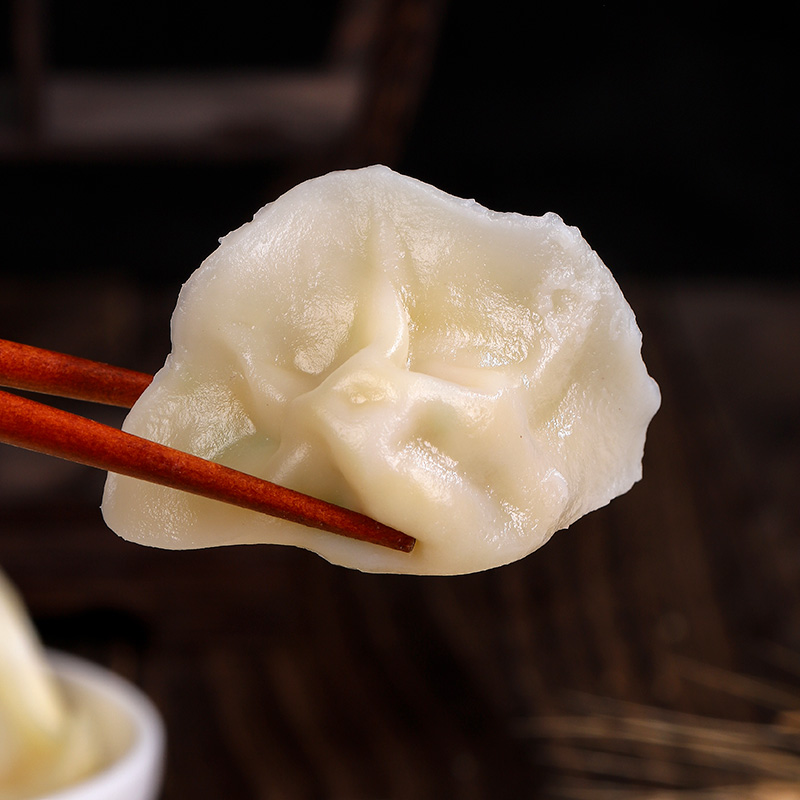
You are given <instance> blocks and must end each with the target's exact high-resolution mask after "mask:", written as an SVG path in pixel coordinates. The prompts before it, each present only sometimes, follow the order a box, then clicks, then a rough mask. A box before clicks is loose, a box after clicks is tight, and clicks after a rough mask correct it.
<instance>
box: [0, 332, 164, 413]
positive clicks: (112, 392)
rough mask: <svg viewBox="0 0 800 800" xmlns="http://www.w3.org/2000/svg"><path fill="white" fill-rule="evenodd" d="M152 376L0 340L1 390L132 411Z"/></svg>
mask: <svg viewBox="0 0 800 800" xmlns="http://www.w3.org/2000/svg"><path fill="white" fill-rule="evenodd" d="M152 380H153V376H152V375H147V374H146V373H144V372H134V371H133V370H130V369H125V368H123V367H112V366H111V365H109V364H102V363H100V362H99V361H90V360H89V359H86V358H78V357H77V356H70V355H67V354H65V353H57V352H55V351H53V350H43V349H42V348H39V347H32V346H31V345H27V344H20V343H18V342H9V341H8V340H6V339H0V386H6V387H9V388H11V389H28V390H30V391H32V392H41V393H43V394H51V395H55V396H57V397H69V398H72V399H75V400H88V401H90V402H92V403H104V404H106V405H111V406H121V407H122V408H130V407H131V406H132V405H133V404H134V403H135V402H136V401H137V400H138V399H139V395H140V394H141V393H142V392H143V391H144V390H145V389H146V388H147V387H148V386H149V385H150V383H151V381H152Z"/></svg>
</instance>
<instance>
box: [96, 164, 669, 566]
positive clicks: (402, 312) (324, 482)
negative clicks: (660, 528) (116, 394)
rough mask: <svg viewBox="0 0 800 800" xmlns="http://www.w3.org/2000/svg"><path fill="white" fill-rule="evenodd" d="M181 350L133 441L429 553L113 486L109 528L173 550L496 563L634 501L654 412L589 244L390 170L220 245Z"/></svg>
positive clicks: (179, 313) (205, 269)
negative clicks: (371, 523)
mask: <svg viewBox="0 0 800 800" xmlns="http://www.w3.org/2000/svg"><path fill="white" fill-rule="evenodd" d="M172 341H173V350H172V353H171V354H170V356H169V358H168V359H167V362H166V364H165V366H164V368H163V369H162V370H161V371H160V372H159V373H158V374H157V376H156V378H155V380H154V381H153V384H152V385H151V387H150V388H149V389H148V390H147V391H146V392H145V393H144V395H143V396H142V398H141V399H140V400H139V401H138V402H137V404H136V406H135V407H134V408H133V409H132V411H131V413H130V415H129V416H128V418H127V420H126V422H125V426H124V427H125V429H126V430H128V431H131V432H133V433H136V434H139V435H141V436H145V437H148V438H151V439H155V440H157V441H160V442H162V443H165V444H169V445H171V446H173V447H177V448H180V449H183V450H187V451H189V452H192V453H195V454H197V455H200V456H202V457H204V458H210V459H213V460H216V461H220V462H222V463H224V464H226V465H228V466H231V467H235V468H236V469H240V470H242V471H244V472H250V473H253V474H255V475H258V476H260V477H262V478H266V479H268V480H272V481H275V482H277V483H280V484H283V485H286V486H290V487H291V488H294V489H298V490H300V491H303V492H306V493H308V494H312V495H315V496H318V497H321V498H323V499H326V500H330V501H332V502H335V503H338V504H340V505H345V506H348V507H351V508H355V509H357V510H358V511H361V512H363V513H366V514H368V515H369V516H372V517H374V518H376V519H378V520H380V521H382V522H384V523H386V524H388V525H391V526H392V527H395V528H397V529H399V530H402V531H404V532H406V533H408V534H410V535H412V536H414V537H416V539H417V540H418V542H417V546H416V547H415V549H414V551H413V553H411V554H405V553H397V552H394V551H391V550H388V549H385V548H382V547H378V546H375V545H369V544H364V543H361V542H356V541H353V540H349V539H346V538H344V537H340V536H336V535H331V534H326V533H321V532H317V531H314V530H311V529H308V528H305V527H303V526H300V525H297V524H293V523H288V522H283V521H280V520H275V519H271V518H268V517H264V516H263V515H258V514H255V513H253V512H248V511H243V510H239V509H235V508H233V507H229V506H226V505H223V504H219V503H214V502H212V501H207V500H203V499H201V498H197V497H194V496H191V495H188V494H182V493H180V492H176V491H174V490H171V489H166V488H162V487H158V486H154V485H150V484H144V483H141V482H139V481H135V480H133V479H128V478H122V477H118V476H115V475H109V478H108V482H107V484H106V491H105V496H104V500H103V512H104V515H105V518H106V521H107V523H108V525H109V526H110V527H111V528H112V529H114V530H115V531H116V532H117V533H119V534H120V535H122V536H123V537H125V538H127V539H131V540H134V541H138V542H141V543H144V544H149V545H155V546H158V547H166V548H197V547H208V546H215V545H226V544H237V543H255V542H272V543H280V544H292V545H297V546H299V547H304V548H308V549H310V550H313V551H315V552H317V553H319V554H320V555H321V556H323V557H324V558H326V559H328V560H329V561H331V562H334V563H337V564H342V565H345V566H349V567H353V568H356V569H360V570H364V571H368V572H402V573H416V574H461V573H467V572H474V571H478V570H483V569H488V568H490V567H496V566H499V565H502V564H506V563H509V562H511V561H514V560H516V559H519V558H522V557H523V556H525V555H527V554H529V553H530V552H532V551H534V550H536V549H537V548H538V547H540V546H541V545H542V544H543V543H544V542H546V541H547V539H548V538H549V537H550V536H551V535H552V534H553V533H554V532H555V531H557V530H559V529H561V528H565V527H567V526H568V525H570V524H571V523H572V522H574V521H575V520H576V519H578V518H579V517H580V516H582V515H583V514H586V513H587V512H589V511H592V510H593V509H596V508H598V507H600V506H603V505H605V504H606V503H608V502H609V501H610V500H611V499H612V498H614V497H616V496H617V495H619V494H621V493H623V492H626V491H627V490H628V489H629V488H630V487H631V486H632V484H633V483H634V482H635V481H637V480H638V479H639V478H640V477H641V459H642V453H643V448H644V441H645V433H646V429H647V425H648V423H649V422H650V420H651V418H652V417H653V415H654V414H655V412H656V410H657V408H658V406H659V403H660V396H659V390H658V387H657V385H656V384H655V382H654V381H653V380H652V379H651V378H650V377H649V376H648V374H647V371H646V369H645V366H644V364H643V362H642V359H641V352H640V351H641V335H640V333H639V330H638V328H637V326H636V321H635V318H634V315H633V312H632V311H631V309H630V307H629V306H628V304H627V303H626V301H625V299H624V298H623V296H622V294H621V292H620V290H619V287H618V286H617V284H616V282H615V281H614V279H613V277H612V276H611V273H610V272H609V271H608V270H607V269H606V267H605V266H604V265H603V263H602V262H601V261H600V259H599V258H598V257H597V255H596V254H595V253H594V252H593V251H592V250H591V248H590V247H589V246H588V245H587V243H586V242H585V241H584V240H583V239H582V237H581V235H580V233H579V231H578V230H577V229H576V228H573V227H568V226H566V225H565V224H564V223H563V222H562V221H561V219H560V218H559V217H558V216H556V215H555V214H546V215H545V216H543V217H526V216H522V215H519V214H508V213H497V212H492V211H489V210H487V209H485V208H483V207H482V206H480V205H478V204H477V203H475V202H474V201H472V200H462V199H458V198H455V197H452V196H450V195H447V194H445V193H444V192H441V191H439V190H437V189H435V188H433V187H431V186H428V185H426V184H424V183H421V182H419V181H417V180H414V179H411V178H407V177H404V176H402V175H398V174H397V173H395V172H392V171H391V170H389V169H387V168H385V167H380V166H375V167H368V168H365V169H361V170H354V171H343V172H335V173H331V174H329V175H326V176H324V177H321V178H317V179H315V180H312V181H308V182H306V183H304V184H301V185H299V186H297V187H295V188H294V189H292V190H291V191H289V192H288V193H286V194H285V195H283V196H282V197H280V198H279V199H278V200H276V201H275V202H274V203H271V204H270V205H267V206H266V207H264V208H263V209H261V210H260V211H259V212H258V213H257V214H256V215H255V217H254V218H253V220H252V222H250V223H248V224H246V225H244V226H243V227H241V228H239V229H238V230H236V231H233V232H232V233H230V234H229V235H228V236H226V237H225V238H224V239H223V240H222V241H221V243H220V246H219V248H218V249H217V250H216V251H215V252H214V253H213V254H212V255H211V256H209V257H208V258H207V259H206V261H205V262H204V263H203V264H202V265H201V267H200V268H199V269H198V270H197V271H196V272H195V273H194V275H192V276H191V278H190V279H189V281H188V282H187V283H186V285H185V286H184V287H183V290H182V291H181V294H180V297H179V300H178V304H177V308H176V310H175V313H174V316H173V319H172Z"/></svg>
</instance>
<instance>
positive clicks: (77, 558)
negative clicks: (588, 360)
mask: <svg viewBox="0 0 800 800" xmlns="http://www.w3.org/2000/svg"><path fill="white" fill-rule="evenodd" d="M631 5H633V4H631ZM781 8H782V10H781V11H778V10H776V8H775V7H773V6H771V5H770V4H761V5H758V6H753V5H752V4H744V5H740V6H738V7H736V8H734V7H733V6H732V5H731V4H726V5H719V6H718V7H717V8H715V9H713V10H712V9H709V8H708V7H704V6H701V4H694V7H690V9H689V10H682V9H678V8H676V7H675V6H674V4H652V3H648V4H636V5H635V6H634V7H633V8H631V7H629V6H626V7H623V6H622V4H619V5H618V4H615V3H588V4H580V5H579V4H532V3H521V2H512V3H493V4H492V3H488V2H486V3H476V2H458V0H450V2H447V3H445V2H444V0H341V1H339V0H327V2H319V3H304V2H299V1H298V2H295V3H291V4H290V3H261V4H250V3H244V2H241V0H227V1H226V2H225V3H224V4H223V3H214V2H212V3H208V4H204V5H201V4H169V3H164V2H153V0H140V1H139V2H136V3H125V4H117V3H109V2H100V0H70V2H57V0H52V1H51V2H45V0H14V2H7V3H5V4H4V5H3V7H2V9H3V13H2V19H1V20H0V25H2V30H1V31H0V46H1V47H2V64H1V65H0V66H1V67H2V76H1V77H2V80H1V81H0V231H2V237H3V238H2V256H0V337H3V338H8V339H12V340H18V341H22V342H27V343H30V344H34V345H39V346H43V347H49V348H52V349H57V350H64V351H66V352H69V353H74V354H77V355H81V356H85V357H89V358H96V359H98V360H102V361H107V362H110V363H115V364H120V365H123V366H128V367H132V368H134V369H140V370H145V371H152V370H155V369H157V368H158V367H159V366H160V365H161V364H162V363H163V359H164V356H165V354H166V353H167V352H168V350H169V318H170V314H171V312H172V309H173V307H174V303H175V298H176V294H177V290H178V288H179V286H180V285H181V283H183V281H185V280H186V278H187V277H188V276H189V275H190V273H191V272H192V271H193V270H194V269H195V268H196V267H197V266H198V265H199V264H200V262H201V261H202V259H203V258H204V257H205V256H206V255H208V253H210V252H211V251H212V250H213V249H214V247H215V246H216V243H217V240H218V238H219V237H220V236H222V235H224V234H226V233H227V232H228V231H229V230H231V229H232V228H234V227H237V226H239V225H241V224H242V223H244V222H245V221H247V220H249V219H250V217H251V216H252V215H253V213H254V212H255V211H256V210H257V209H258V208H259V207H261V206H262V205H263V204H264V203H266V202H268V201H270V200H272V199H274V198H275V197H276V196H277V195H278V194H280V193H281V192H282V191H284V190H285V189H287V188H289V187H290V186H292V185H293V184H294V183H296V182H297V181H299V180H302V179H305V178H309V177H313V176H315V175H318V174H320V173H322V172H326V171H328V170H330V169H335V168H343V167H357V166H362V165H365V164H370V163H375V162H382V163H385V164H388V165H390V166H392V167H394V168H395V169H398V170H399V171H402V172H405V173H407V174H410V175H413V176H415V177H418V178H420V179H422V180H425V181H428V182H430V183H432V184H434V185H436V186H439V187H440V188H442V189H445V190H447V191H449V192H451V193H453V194H456V195H460V196H466V197H474V198H475V199H477V200H478V201H479V202H481V203H483V204H484V205H487V206H489V207H491V208H494V209H497V210H508V211H519V212H523V213H528V214H540V213H543V212H545V211H555V212H558V213H559V214H560V215H561V216H562V217H563V218H564V219H565V220H566V221H567V222H568V223H570V224H573V225H577V226H578V227H579V228H580V229H581V230H582V232H583V233H584V235H585V236H586V238H587V239H588V241H589V242H590V243H591V244H592V245H593V246H594V247H595V249H596V250H597V251H598V253H599V254H600V255H601V257H602V258H603V259H604V261H605V262H606V263H607V264H608V266H609V267H610V268H611V269H612V271H613V272H614V273H615V275H616V276H617V278H618V279H619V281H620V284H621V285H622V288H623V290H624V292H625V294H626V296H627V297H628V299H629V300H630V302H631V305H632V307H633V308H634V310H635V311H636V314H637V319H638V321H639V324H640V327H641V329H642V332H643V341H644V346H643V348H644V349H643V353H644V356H645V361H646V363H647V365H648V368H649V370H650V372H651V374H653V376H654V377H655V378H656V379H657V381H658V382H659V384H660V386H661V389H662V394H663V405H662V408H661V410H660V411H659V413H658V414H657V416H656V418H655V419H654V421H653V423H652V425H651V427H650V430H649V432H648V441H647V449H646V452H645V459H644V479H643V480H642V481H641V482H640V483H638V484H637V485H636V486H635V487H634V488H633V489H632V490H631V491H630V492H629V493H627V494H626V495H625V496H623V497H620V498H618V499H617V500H615V501H614V502H612V503H611V504H610V505H609V506H608V507H606V508H603V509H599V510H598V511H596V512H594V513H592V514H589V515H588V516H587V517H585V518H583V519H581V520H579V521H578V522H577V523H575V525H574V526H572V528H571V529H570V531H568V532H561V533H559V534H557V535H556V536H555V537H553V540H552V541H551V542H549V543H548V544H547V545H546V546H545V547H544V548H542V549H541V550H540V551H539V552H537V553H535V554H533V555H532V556H530V557H529V558H527V559H523V560H522V561H520V562H518V563H516V564H513V565H509V566H507V567H503V568H501V569H497V570H492V571H489V572H486V573H480V574H477V575H470V576H462V577H457V578H448V579H445V578H440V579H435V578H431V579H420V578H415V577H413V576H375V575H364V574H360V573H355V572H353V571H350V570H344V569H339V568H335V567H331V566H330V565H329V564H327V563H325V562H323V561H322V560H321V559H319V558H318V557H316V556H314V555H312V554H310V553H306V552H304V551H301V550H296V549H292V548H278V547H255V548H235V547H231V548H223V549H221V550H207V551H192V552H179V553H174V552H171V551H161V550H154V549H150V548H144V547H137V546H134V545H131V544H129V543H127V542H123V541H122V540H120V539H118V538H117V537H116V536H114V535H113V534H112V533H110V532H109V531H108V529H107V528H106V527H105V526H104V524H103V521H102V518H101V515H100V513H99V511H98V505H99V502H100V496H101V493H102V486H103V478H104V476H103V474H102V473H100V472H97V471H93V470H89V469H87V468H83V467H79V466H77V465H75V464H71V463H67V462H61V461H58V460H56V459H53V458H48V457H46V456H40V455H38V454H33V453H27V452H26V451H22V450H19V449H16V448H12V447H8V446H5V445H0V568H2V569H4V570H6V571H7V572H8V573H9V575H10V577H11V578H12V580H13V581H15V582H16V583H17V585H18V586H19V587H20V589H21V591H22V593H23V595H24V597H25V599H26V601H27V602H28V604H29V607H30V609H31V611H32V614H33V615H34V617H35V620H36V623H37V625H38V626H39V629H40V631H41V632H42V635H43V636H44V639H45V641H46V642H47V643H48V644H49V645H51V646H55V647H59V648H62V649H66V650H69V651H71V652H74V653H78V654H81V655H84V656H86V657H88V658H91V659H92V660H94V661H98V662H100V663H102V664H105V665H107V666H109V667H111V668H112V669H114V670H115V671H117V672H119V673H121V674H122V675H124V676H126V677H128V678H129V679H131V680H132V681H134V682H136V683H137V684H138V685H140V686H141V687H142V688H143V689H144V690H145V691H146V692H147V693H148V694H149V695H150V696H151V697H152V698H153V699H154V700H155V701H156V703H157V705H158V707H159V708H160V709H161V710H162V712H163V714H164V717H165V720H166V723H167V730H168V737H169V746H170V749H169V756H168V760H167V772H166V779H165V787H164V793H163V798H164V800H183V798H187V797H192V798H198V799H199V798H209V800H212V799H213V800H216V798H220V797H225V798H234V799H235V800H239V798H241V800H252V798H265V799H266V798H270V799H271V798H276V800H277V799H278V798H280V799H281V800H285V799H286V798H290V800H319V798H325V800H379V799H380V800H441V799H442V798H458V799H459V800H460V799H461V798H465V800H484V799H485V800H498V799H500V800H506V799H507V800H521V799H522V798H525V800H527V798H536V800H544V799H545V798H547V799H548V800H597V798H599V797H602V798H604V800H611V799H612V798H613V800H655V798H659V800H663V798H664V797H670V798H673V797H678V796H679V797H680V798H682V799H683V800H688V799H689V798H695V799H696V800H699V799H700V798H702V799H703V800H710V799H711V798H722V797H724V798H725V800H732V799H733V798H735V799H736V800H745V799H746V800H764V798H765V797H770V796H777V794H775V793H777V792H779V791H780V792H782V794H781V795H780V796H781V797H786V798H787V800H789V798H791V800H795V798H798V797H800V794H798V791H797V787H798V786H800V734H798V731H799V730H800V727H798V720H800V546H798V531H800V498H799V497H798V493H797V486H798V484H800V413H799V412H798V409H800V286H798V283H797V279H796V274H797V271H796V258H797V257H796V250H797V247H796V245H795V241H794V238H795V227H796V226H795V219H796V200H795V198H796V189H795V183H796V165H795V151H796V141H797V97H796V86H795V77H794V72H795V69H794V67H795V63H794V62H795V61H796V55H795V53H796V43H795V41H794V39H795V34H794V28H793V23H790V20H789V18H788V14H789V11H788V10H787V8H788V6H782V7H781ZM53 402H56V401H53ZM73 410H78V411H79V412H80V413H86V414H90V415H91V416H94V417H95V418H97V419H100V420H101V421H106V422H108V423H110V424H113V425H118V424H120V422H121V420H122V417H123V414H124V412H123V411H122V410H121V409H108V408H96V407H92V408H91V409H87V408H86V404H83V405H80V404H78V408H77V409H75V408H73ZM712 788H715V789H716V790H718V793H714V794H711V793H709V792H710V791H711V790H712ZM673 791H674V792H675V794H673V793H672V792H673ZM665 792H669V793H668V794H665ZM678 792H680V794H677V793H678ZM768 792H773V794H768Z"/></svg>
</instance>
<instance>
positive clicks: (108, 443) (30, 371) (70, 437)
mask: <svg viewBox="0 0 800 800" xmlns="http://www.w3.org/2000/svg"><path fill="white" fill-rule="evenodd" d="M0 341H2V340H0ZM34 350H36V348H31V347H30V346H29V345H16V344H15V343H9V342H5V341H2V344H0V385H2V386H11V387H14V388H23V389H30V390H34V391H42V392H45V393H49V394H55V395H61V394H62V387H64V386H66V396H69V397H77V398H78V399H90V400H95V401H96V402H111V399H114V398H115V399H116V400H115V401H114V403H115V404H117V405H126V403H124V402H118V401H121V400H123V399H126V398H130V397H131V396H132V395H133V394H134V393H135V391H136V389H137V387H141V388H140V389H139V391H140V392H141V391H143V389H144V386H141V381H142V380H143V379H144V378H150V376H147V375H143V374H142V373H130V375H129V374H127V373H128V372H129V371H128V370H119V369H118V368H115V367H106V365H97V364H96V363H95V362H86V361H85V360H84V359H76V358H74V357H72V356H65V355H63V354H60V353H52V351H39V352H38V353H32V351H34ZM51 354H52V356H53V357H54V358H52V357H51ZM20 358H21V359H22V363H20V360H19V359H20ZM58 364H66V365H67V369H66V373H67V374H66V376H65V375H62V374H61V373H60V372H59V368H58ZM84 364H88V374H89V376H90V377H89V378H87V379H86V380H84V378H83V376H82V374H81V368H82V365H84ZM119 375H122V381H121V387H122V388H119V387H117V388H115V387H114V386H113V383H114V381H115V379H116V377H117V376H119ZM131 375H134V376H135V375H139V376H141V377H140V378H135V379H131V382H130V383H129V379H130V378H131ZM148 383H149V381H148ZM146 385H147V384H146V383H145V386H146ZM104 387H105V388H104ZM98 396H99V397H102V398H105V399H101V400H97V398H98ZM137 396H138V395H137ZM134 399H135V398H134ZM0 441H2V442H6V443H7V444H12V445H15V446H17V447H22V448H25V449H27V450H35V451H37V452H40V453H47V454H49V455H53V456H57V457H58V458H64V459H67V460H69V461H75V462H77V463H79V464H85V465H87V466H91V467H97V468H98V469H103V470H106V471H109V472H115V473H118V474H120V475H127V476H130V477H133V478H138V479H140V480H145V481H149V482H151V483H158V484H161V485H163V486H169V487H171V488H173V489H180V490H182V491H185V492H191V493H192V494H198V495H202V496H203V497H209V498H212V499H214V500H220V501H222V502H226V503H230V504H233V505H236V506H240V507H242V508H247V509H250V510H252V511H258V512H261V513H264V514H269V515H270V516H275V517H280V518H281V519H286V520H290V521H292V522H298V523H301V524H303V525H306V526H308V527H312V528H317V529H319V530H323V531H328V532H330V533H335V534H339V535H342V536H347V537H349V538H352V539H358V540H360V541H364V542H371V543H372V544H376V545H380V546H382V547H389V548H391V549H393V550H399V551H402V552H406V553H408V552H411V550H412V549H413V547H414V544H415V543H416V540H415V539H414V538H412V537H411V536H408V535H407V534H405V533H401V532H400V531H397V530H395V529H394V528H390V527H389V526H387V525H383V524H382V523H380V522H377V521H376V520H373V519H371V518H370V517H367V516H365V515H363V514H359V513H358V512H355V511H350V510H349V509H345V508H341V507H339V506H336V505H333V504H332V503H328V502H325V501H324V500H318V499H317V498H314V497H310V496H309V495H305V494H302V493H300V492H296V491H294V490H292V489H287V488H286V487H283V486H279V485H277V484H274V483H271V482H269V481H265V480H261V479H260V478H256V477H254V476H252V475H247V474H246V473H243V472H239V471H238V470H234V469H230V468H229V467H224V466H222V465H221V464H217V463H215V462H213V461H207V460H206V459H203V458H199V457H198V456H193V455H191V454H189V453H184V452H182V451H180V450H176V449H174V448H172V447H167V446H165V445H162V444H158V443H157V442H152V441H150V440H149V439H144V438H142V437H139V436H134V435H133V434H130V433H126V432H125V431H121V430H118V429H117V428H112V427H110V426H108V425H103V424H102V423H99V422H96V421H94V420H90V419H86V418H85V417H81V416H78V415H77V414H71V413H69V412H67V411H63V410H61V409H57V408H53V407H51V406H47V405H44V404H42V403H38V402H36V401H35V400H31V399H28V398H26V397H22V396H19V395H15V394H12V393H10V392H5V391H0Z"/></svg>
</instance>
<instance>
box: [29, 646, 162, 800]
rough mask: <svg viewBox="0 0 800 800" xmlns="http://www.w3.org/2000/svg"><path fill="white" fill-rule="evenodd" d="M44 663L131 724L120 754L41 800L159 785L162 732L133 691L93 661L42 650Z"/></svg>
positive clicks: (149, 706)
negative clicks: (130, 738) (111, 706)
mask: <svg viewBox="0 0 800 800" xmlns="http://www.w3.org/2000/svg"><path fill="white" fill-rule="evenodd" d="M46 655H47V661H48V663H49V664H50V665H51V667H52V668H53V671H54V673H55V675H56V677H57V678H58V679H59V680H63V681H65V682H67V683H68V684H73V685H77V686H80V687H81V688H82V689H85V690H87V691H90V692H93V693H96V694H99V695H100V696H102V697H103V698H104V699H106V700H108V701H109V702H110V703H112V704H114V705H116V706H118V707H120V708H121V709H122V710H123V711H124V712H125V713H126V714H127V715H128V717H129V718H130V720H131V722H132V723H133V729H134V735H133V742H132V744H131V746H130V747H129V748H128V750H127V751H126V752H125V753H124V755H123V756H122V757H121V758H119V759H117V760H116V761H114V762H112V763H111V764H109V765H108V766H106V767H105V768H104V769H102V770H101V771H100V772H98V773H96V774H95V775H92V776H91V777H90V778H88V779H86V780H84V781H81V782H80V783H77V784H73V785H71V786H67V787H64V788H63V789H58V790H56V791H54V792H51V793H50V794H47V795H44V796H43V797H42V798H40V800H95V798H100V797H105V796H109V797H113V796H114V795H113V794H110V792H113V791H114V790H116V789H118V788H120V787H122V786H127V785H142V784H143V783H145V782H147V783H149V784H150V785H152V786H153V787H155V786H158V785H159V784H160V783H161V778H162V770H163V762H164V752H165V749H166V733H165V728H164V722H163V720H162V717H161V714H160V713H159V711H158V710H157V708H156V706H155V705H154V703H153V702H152V701H151V700H150V698H149V697H147V695H145V694H144V692H142V691H141V690H140V689H139V688H138V687H136V686H134V684H132V683H131V682H130V681H128V680H126V679H125V678H123V677H121V676H120V675H118V674H117V673H115V672H112V671H111V670H110V669H108V668H106V667H103V666H101V665H100V664H97V663H95V662H93V661H89V660H87V659H85V658H81V657H79V656H76V655H73V654H71V653H65V652H62V651H60V650H52V649H47V651H46Z"/></svg>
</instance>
